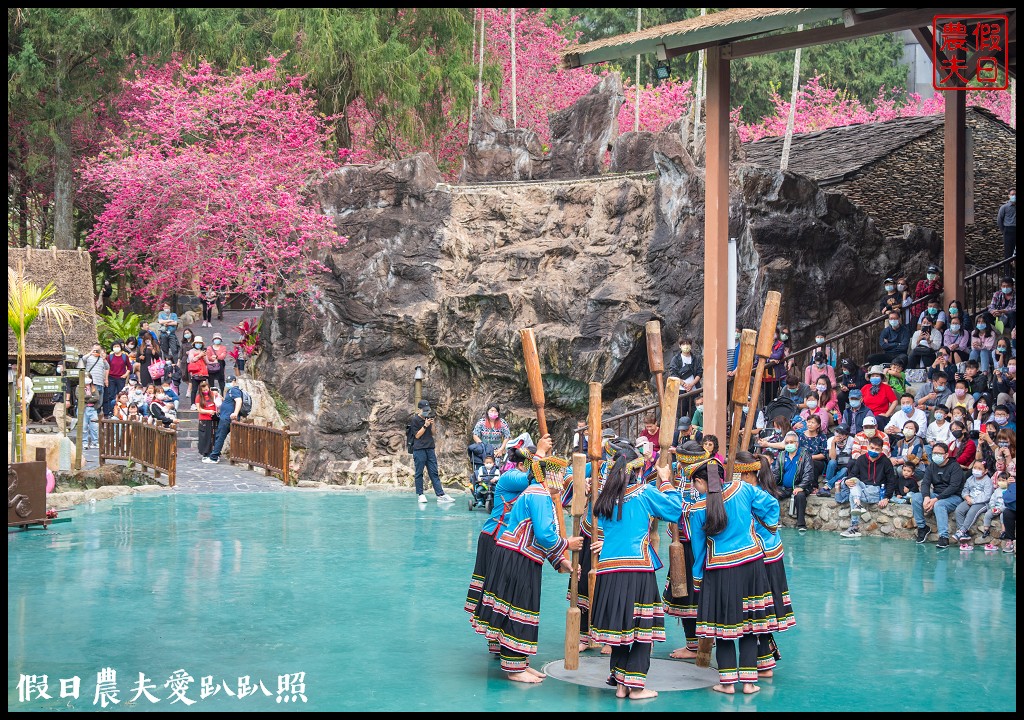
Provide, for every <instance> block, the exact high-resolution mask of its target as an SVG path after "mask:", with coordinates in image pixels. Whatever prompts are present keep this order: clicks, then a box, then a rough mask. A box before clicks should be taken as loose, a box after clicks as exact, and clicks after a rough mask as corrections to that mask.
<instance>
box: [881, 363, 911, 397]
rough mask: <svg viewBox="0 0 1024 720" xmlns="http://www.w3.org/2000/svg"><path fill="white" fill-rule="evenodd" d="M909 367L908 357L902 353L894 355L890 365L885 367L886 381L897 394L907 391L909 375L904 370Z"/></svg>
mask: <svg viewBox="0 0 1024 720" xmlns="http://www.w3.org/2000/svg"><path fill="white" fill-rule="evenodd" d="M906 367H907V359H906V358H905V357H903V356H902V355H899V356H898V357H894V358H893V359H892V362H891V363H889V367H883V368H882V369H883V370H884V372H885V382H886V383H888V384H889V387H891V388H892V391H893V392H894V393H896V395H897V396H899V395H902V394H903V393H905V392H906V391H907V375H906V373H905V372H903V371H904V370H905V369H906Z"/></svg>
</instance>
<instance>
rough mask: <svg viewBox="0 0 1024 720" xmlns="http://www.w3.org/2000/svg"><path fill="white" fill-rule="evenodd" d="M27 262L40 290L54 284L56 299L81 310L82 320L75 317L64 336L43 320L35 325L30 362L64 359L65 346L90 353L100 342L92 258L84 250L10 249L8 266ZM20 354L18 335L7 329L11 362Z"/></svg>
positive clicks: (29, 341) (30, 333) (27, 270)
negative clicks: (48, 284) (15, 335)
mask: <svg viewBox="0 0 1024 720" xmlns="http://www.w3.org/2000/svg"><path fill="white" fill-rule="evenodd" d="M19 261H21V262H23V263H25V277H26V279H28V280H31V281H32V282H34V283H35V284H36V285H38V286H39V287H45V286H46V285H47V283H51V282H52V283H53V285H54V287H55V288H56V290H57V292H56V294H55V295H54V298H55V299H56V300H57V301H58V302H63V303H67V304H68V305H72V306H74V307H76V308H78V309H79V310H80V311H81V312H82V317H80V318H75V319H74V320H73V321H72V323H71V325H70V326H69V327H68V328H67V333H66V335H65V336H63V337H62V336H61V332H60V328H59V327H58V326H57V325H56V324H54V323H50V324H49V326H47V323H46V321H45V320H43V319H42V318H39V319H37V320H36V322H34V323H32V327H30V328H29V331H28V338H27V342H26V348H25V350H26V354H27V356H28V359H29V362H34V361H44V362H45V361H49V362H55V361H57V360H63V359H64V353H65V347H67V348H68V349H69V350H70V349H71V348H74V349H75V350H77V351H78V352H79V353H85V352H88V351H89V349H90V348H91V347H92V346H93V344H94V343H95V342H96V337H97V336H96V305H95V302H96V299H95V297H93V277H92V259H91V258H90V257H89V253H87V252H85V251H84V250H56V249H49V250H38V249H33V248H13V247H9V248H7V265H8V267H12V268H15V269H16V268H17V267H18V262H19ZM17 355H18V345H17V342H16V341H15V339H14V333H12V332H11V330H10V328H8V329H7V360H8V361H9V362H10V361H13V360H14V359H15V358H17Z"/></svg>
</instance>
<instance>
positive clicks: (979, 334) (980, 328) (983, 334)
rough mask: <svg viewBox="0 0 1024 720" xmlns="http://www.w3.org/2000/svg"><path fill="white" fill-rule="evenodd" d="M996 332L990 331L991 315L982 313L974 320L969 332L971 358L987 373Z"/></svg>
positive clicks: (990, 364) (994, 344)
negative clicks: (971, 329) (971, 330)
mask: <svg viewBox="0 0 1024 720" xmlns="http://www.w3.org/2000/svg"><path fill="white" fill-rule="evenodd" d="M996 337H997V336H996V334H995V333H994V332H993V331H992V316H991V315H989V314H988V313H982V314H981V315H979V316H978V319H977V320H975V321H974V331H973V332H972V333H971V354H970V358H971V360H977V361H978V364H979V365H981V371H982V372H983V373H988V371H989V369H990V368H991V366H992V351H993V350H995V349H996Z"/></svg>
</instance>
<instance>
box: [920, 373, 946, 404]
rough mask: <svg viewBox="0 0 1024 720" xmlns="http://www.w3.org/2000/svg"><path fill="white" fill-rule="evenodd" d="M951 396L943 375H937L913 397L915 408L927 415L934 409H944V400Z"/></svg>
mask: <svg viewBox="0 0 1024 720" xmlns="http://www.w3.org/2000/svg"><path fill="white" fill-rule="evenodd" d="M951 394H952V392H951V391H950V389H949V385H948V383H947V381H946V376H945V374H944V373H939V374H938V375H935V376H934V377H933V378H932V381H931V382H929V383H925V384H924V385H922V386H921V389H920V390H918V391H917V394H916V395H914V401H915V402H916V403H917V406H918V407H919V408H921V409H922V410H924V411H925V413H927V414H931V413H933V412H935V408H937V407H944V406H945V404H946V399H947V398H948V397H949V396H950V395H951Z"/></svg>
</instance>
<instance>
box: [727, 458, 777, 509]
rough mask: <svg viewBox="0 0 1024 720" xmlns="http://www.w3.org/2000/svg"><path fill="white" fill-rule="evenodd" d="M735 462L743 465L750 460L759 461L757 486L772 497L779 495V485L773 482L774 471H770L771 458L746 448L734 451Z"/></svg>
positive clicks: (750, 461)
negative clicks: (755, 453) (748, 450)
mask: <svg viewBox="0 0 1024 720" xmlns="http://www.w3.org/2000/svg"><path fill="white" fill-rule="evenodd" d="M736 462H737V463H743V464H744V465H746V464H747V463H752V462H756V463H760V464H761V468H760V469H759V470H758V471H757V486H758V487H759V488H761V489H762V490H764V491H765V492H766V493H768V494H769V495H771V496H772V497H773V498H776V499H777V498H778V497H779V487H778V485H776V484H775V473H773V472H772V463H771V460H769V459H768V458H767V457H765V456H764V455H754V454H753V453H749V452H747V451H746V450H740V451H739V452H738V453H736Z"/></svg>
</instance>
